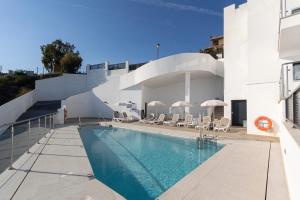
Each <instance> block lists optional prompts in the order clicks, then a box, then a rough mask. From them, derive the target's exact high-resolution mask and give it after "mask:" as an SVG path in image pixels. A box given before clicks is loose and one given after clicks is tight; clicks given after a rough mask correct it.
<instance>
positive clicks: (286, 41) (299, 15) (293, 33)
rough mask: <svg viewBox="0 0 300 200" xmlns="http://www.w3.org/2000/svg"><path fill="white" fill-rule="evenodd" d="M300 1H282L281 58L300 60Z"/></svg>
mask: <svg viewBox="0 0 300 200" xmlns="http://www.w3.org/2000/svg"><path fill="white" fill-rule="evenodd" d="M299 35H300V1H299V0H282V1H281V14H280V22H279V57H280V58H281V59H286V60H291V61H296V60H300V40H298V39H297V38H298V37H299Z"/></svg>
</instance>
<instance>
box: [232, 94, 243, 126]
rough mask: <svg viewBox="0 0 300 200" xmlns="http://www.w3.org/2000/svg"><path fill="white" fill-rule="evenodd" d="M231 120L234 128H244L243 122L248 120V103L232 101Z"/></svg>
mask: <svg viewBox="0 0 300 200" xmlns="http://www.w3.org/2000/svg"><path fill="white" fill-rule="evenodd" d="M231 120H232V125H233V126H243V121H244V120H247V101H246V100H232V101H231Z"/></svg>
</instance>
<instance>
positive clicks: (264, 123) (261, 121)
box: [255, 116, 273, 131]
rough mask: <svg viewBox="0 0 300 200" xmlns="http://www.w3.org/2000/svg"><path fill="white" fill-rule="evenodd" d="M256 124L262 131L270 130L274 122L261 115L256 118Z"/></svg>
mask: <svg viewBox="0 0 300 200" xmlns="http://www.w3.org/2000/svg"><path fill="white" fill-rule="evenodd" d="M255 126H256V128H257V129H259V130H261V131H268V130H270V129H271V128H272V126H273V122H272V120H271V119H270V118H268V117H266V116H260V117H258V118H257V119H256V120H255Z"/></svg>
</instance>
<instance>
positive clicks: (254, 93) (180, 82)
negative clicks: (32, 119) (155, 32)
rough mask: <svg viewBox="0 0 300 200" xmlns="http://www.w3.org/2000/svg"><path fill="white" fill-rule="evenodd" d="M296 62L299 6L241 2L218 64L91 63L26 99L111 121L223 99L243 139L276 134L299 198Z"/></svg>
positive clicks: (188, 58)
mask: <svg viewBox="0 0 300 200" xmlns="http://www.w3.org/2000/svg"><path fill="white" fill-rule="evenodd" d="M299 63H300V1H299V0H248V2H247V3H245V4H242V5H239V6H238V7H236V6H235V5H231V6H228V7H226V8H225V9H224V60H222V61H220V60H216V59H214V58H213V57H211V56H210V55H208V54H201V53H182V54H177V55H172V56H168V57H165V58H161V59H158V60H154V61H151V62H149V63H146V64H143V65H142V66H139V68H137V69H135V70H131V68H130V64H129V63H128V62H125V63H121V64H116V65H110V64H109V63H108V62H106V63H104V64H100V65H91V66H88V67H87V74H86V75H70V74H65V75H64V76H61V77H56V78H52V79H46V80H40V81H37V82H36V89H35V93H34V95H35V98H34V101H42V100H63V101H62V105H63V106H66V108H67V111H68V117H70V118H77V117H103V118H111V117H112V113H113V111H115V110H118V111H126V112H128V113H129V114H130V115H133V116H135V117H138V118H140V117H141V114H142V113H145V112H147V113H151V112H154V109H153V108H148V107H147V103H149V102H150V101H153V100H159V101H162V102H164V103H166V106H165V107H161V108H160V109H159V110H160V111H159V112H163V113H169V112H170V110H169V108H170V106H171V104H172V103H174V102H176V101H179V100H184V101H188V102H191V103H192V104H194V107H192V108H185V109H186V111H187V112H190V113H192V114H193V116H194V117H195V118H197V117H198V115H199V114H203V113H204V112H205V111H204V109H202V108H201V107H200V103H202V102H203V101H205V100H208V99H221V100H224V101H225V102H226V103H227V104H228V106H226V107H225V108H224V115H225V117H228V118H230V119H231V121H232V124H233V125H243V124H244V123H246V125H247V133H248V134H259V135H265V136H276V137H280V143H281V147H282V155H283V159H284V164H285V172H286V175H287V182H288V186H289V192H290V196H291V199H300V192H299V187H300V170H299V169H300V156H299V155H300V129H299V127H300V89H299V88H300V75H299V74H300V64H299ZM135 67H136V66H135ZM30 101H33V100H32V98H30ZM121 104H123V105H124V104H125V105H127V106H121ZM5 109H6V111H7V113H8V112H9V111H10V110H11V109H10V108H8V107H7V108H5ZM18 114H19V113H18ZM260 116H266V117H268V118H270V119H271V120H272V123H273V127H272V129H271V130H269V131H261V130H259V129H258V128H257V127H256V126H255V123H254V122H255V120H256V119H257V118H258V117H260ZM11 118H15V116H13V117H11ZM11 118H9V120H11Z"/></svg>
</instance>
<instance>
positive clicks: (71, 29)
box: [0, 0, 245, 71]
mask: <svg viewBox="0 0 300 200" xmlns="http://www.w3.org/2000/svg"><path fill="white" fill-rule="evenodd" d="M243 2H245V0H0V30H1V32H0V65H2V66H3V70H4V71H7V70H8V69H31V70H33V69H35V70H36V67H37V66H40V70H41V66H42V63H41V51H40V45H42V44H46V43H50V42H51V41H53V40H55V39H57V38H60V39H62V40H64V41H69V42H71V43H73V44H75V46H76V47H77V49H78V50H79V52H80V53H81V56H82V57H83V60H84V61H83V65H84V66H85V65H86V64H95V63H101V62H103V61H106V60H108V61H110V62H111V63H118V62H123V61H124V60H129V61H130V63H137V62H143V61H148V60H152V59H155V57H156V49H155V44H156V43H157V42H160V44H161V48H160V55H161V56H167V55H171V54H175V53H180V52H194V51H198V50H199V49H200V48H203V47H206V46H208V45H209V36H210V35H220V34H223V17H222V15H223V8H224V7H225V6H228V5H231V4H232V3H235V4H237V5H239V4H241V3H243Z"/></svg>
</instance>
